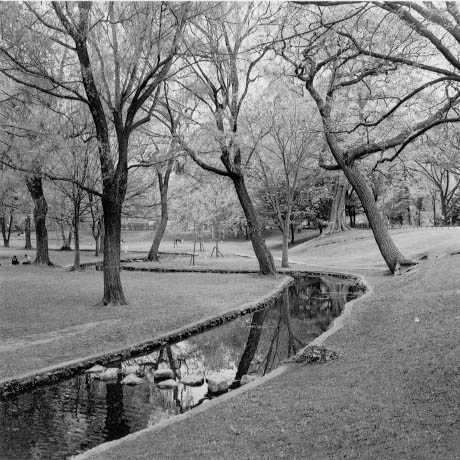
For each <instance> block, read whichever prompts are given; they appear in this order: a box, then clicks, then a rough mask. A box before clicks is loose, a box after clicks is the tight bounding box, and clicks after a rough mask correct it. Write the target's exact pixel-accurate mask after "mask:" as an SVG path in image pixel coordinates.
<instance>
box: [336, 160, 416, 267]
mask: <svg viewBox="0 0 460 460" xmlns="http://www.w3.org/2000/svg"><path fill="white" fill-rule="evenodd" d="M342 169H343V172H344V173H345V175H346V177H347V179H348V181H349V182H350V184H351V185H352V186H353V188H354V190H355V192H356V194H357V195H358V197H359V199H360V201H361V204H362V206H363V209H364V212H365V214H366V216H367V220H368V221H369V225H370V227H371V229H372V232H373V234H374V238H375V241H376V243H377V246H378V247H379V250H380V253H381V254H382V256H383V258H384V260H385V262H386V264H387V265H388V268H389V269H390V270H391V272H392V273H394V271H395V269H396V266H397V264H400V265H409V264H412V262H411V261H409V260H407V259H406V258H405V257H404V256H403V255H402V253H401V252H400V251H399V249H398V248H397V246H396V245H395V244H394V242H393V239H392V238H391V236H390V234H389V232H388V229H387V227H386V225H385V221H384V219H383V216H382V215H381V213H380V211H379V210H378V208H377V205H376V204H375V200H374V196H373V194H372V190H371V189H370V187H369V186H368V185H367V183H366V179H365V177H364V176H363V175H362V174H361V173H360V172H359V170H358V168H357V166H356V165H353V166H347V165H345V164H343V168H342Z"/></svg>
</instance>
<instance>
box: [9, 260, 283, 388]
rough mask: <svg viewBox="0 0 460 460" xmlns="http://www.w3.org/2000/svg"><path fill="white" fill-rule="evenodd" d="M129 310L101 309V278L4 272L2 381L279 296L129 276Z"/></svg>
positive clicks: (221, 280)
mask: <svg viewBox="0 0 460 460" xmlns="http://www.w3.org/2000/svg"><path fill="white" fill-rule="evenodd" d="M122 281H123V284H124V288H125V294H126V296H127V298H128V301H129V306H124V307H94V306H93V305H94V304H96V303H97V302H98V301H99V300H100V298H101V297H102V273H101V272H95V271H87V272H66V271H64V270H62V269H59V268H48V267H36V266H33V265H29V266H22V265H19V266H11V265H9V264H8V265H5V264H3V265H2V266H0V293H1V294H0V295H1V297H0V300H1V301H0V318H1V321H0V379H1V380H6V379H8V378H12V377H14V376H18V375H20V374H23V373H26V372H31V371H37V370H39V369H41V368H44V367H48V366H52V365H56V364H58V363H62V362H65V361H68V360H72V359H77V358H79V357H85V356H88V355H92V354H95V353H102V352H104V351H110V350H111V349H118V348H121V347H123V346H126V345H130V344H133V343H139V342H142V341H145V340H150V339H152V338H153V337H155V335H158V334H160V333H164V332H167V331H169V330H172V329H175V328H178V327H180V326H184V325H186V324H188V323H190V322H193V321H197V320H199V319H202V318H204V317H206V316H211V315H217V314H219V313H222V312H225V311H228V310H231V309H234V308H238V307H239V306H241V305H242V304H244V303H245V302H248V301H253V300H256V299H257V298H258V297H261V296H264V295H265V294H267V293H268V292H269V291H271V290H272V289H274V288H275V287H276V286H277V285H279V283H280V279H279V278H273V277H262V276H259V275H233V274H232V275H220V274H195V273H139V272H122Z"/></svg>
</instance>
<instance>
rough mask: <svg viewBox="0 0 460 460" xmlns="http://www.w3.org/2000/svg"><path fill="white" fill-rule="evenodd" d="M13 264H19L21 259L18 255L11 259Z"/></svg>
mask: <svg viewBox="0 0 460 460" xmlns="http://www.w3.org/2000/svg"><path fill="white" fill-rule="evenodd" d="M11 265H19V260H18V258H17V257H16V256H13V258H12V259H11Z"/></svg>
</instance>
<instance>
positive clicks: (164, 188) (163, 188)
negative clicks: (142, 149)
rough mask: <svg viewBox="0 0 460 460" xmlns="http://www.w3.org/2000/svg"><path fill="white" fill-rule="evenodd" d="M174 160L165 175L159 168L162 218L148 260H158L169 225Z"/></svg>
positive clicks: (169, 163) (170, 162) (169, 164)
mask: <svg viewBox="0 0 460 460" xmlns="http://www.w3.org/2000/svg"><path fill="white" fill-rule="evenodd" d="M173 164H174V161H173V160H169V161H168V165H167V169H166V172H165V176H164V178H163V175H162V173H161V171H160V170H157V178H158V188H159V190H160V201H161V219H160V224H159V225H158V227H157V229H156V231H155V236H154V238H153V242H152V246H151V247H150V251H149V253H148V255H147V260H155V261H158V249H159V248H160V243H161V240H162V239H163V235H164V233H165V230H166V226H167V225H168V186H169V176H170V174H171V170H172V167H173Z"/></svg>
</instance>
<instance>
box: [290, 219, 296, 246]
mask: <svg viewBox="0 0 460 460" xmlns="http://www.w3.org/2000/svg"><path fill="white" fill-rule="evenodd" d="M290 227H291V244H294V243H295V226H294V224H293V223H291V225H290Z"/></svg>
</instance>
